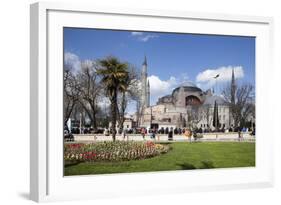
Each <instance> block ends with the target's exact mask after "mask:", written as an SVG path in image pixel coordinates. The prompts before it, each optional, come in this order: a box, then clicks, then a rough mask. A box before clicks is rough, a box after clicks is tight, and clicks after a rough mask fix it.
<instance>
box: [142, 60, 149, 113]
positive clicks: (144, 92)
mask: <svg viewBox="0 0 281 205" xmlns="http://www.w3.org/2000/svg"><path fill="white" fill-rule="evenodd" d="M147 106H148V104H147V61H146V56H145V57H144V62H143V64H142V70H141V109H144V108H146V107H147Z"/></svg>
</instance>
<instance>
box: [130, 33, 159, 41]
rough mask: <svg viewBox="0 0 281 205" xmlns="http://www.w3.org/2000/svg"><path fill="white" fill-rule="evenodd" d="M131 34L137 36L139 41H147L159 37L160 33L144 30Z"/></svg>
mask: <svg viewBox="0 0 281 205" xmlns="http://www.w3.org/2000/svg"><path fill="white" fill-rule="evenodd" d="M131 35H132V36H134V37H136V39H137V40H138V41H142V42H147V41H148V40H150V39H153V38H157V37H158V35H155V34H146V33H144V32H131Z"/></svg>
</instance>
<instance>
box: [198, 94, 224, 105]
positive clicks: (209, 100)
mask: <svg viewBox="0 0 281 205" xmlns="http://www.w3.org/2000/svg"><path fill="white" fill-rule="evenodd" d="M215 101H216V102H217V104H218V105H225V104H227V101H226V100H225V99H224V98H223V97H222V96H220V95H212V96H208V97H206V100H205V101H204V103H203V104H204V105H214V104H215Z"/></svg>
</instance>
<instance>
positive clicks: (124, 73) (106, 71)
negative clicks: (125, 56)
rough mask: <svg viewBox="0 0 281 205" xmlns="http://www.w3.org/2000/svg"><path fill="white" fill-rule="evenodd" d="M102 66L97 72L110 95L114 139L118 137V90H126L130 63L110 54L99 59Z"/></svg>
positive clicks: (107, 93)
mask: <svg viewBox="0 0 281 205" xmlns="http://www.w3.org/2000/svg"><path fill="white" fill-rule="evenodd" d="M99 64H100V66H101V68H99V69H98V70H97V73H98V74H99V75H100V76H101V77H102V79H101V83H103V85H104V86H105V90H106V95H107V96H108V97H109V100H110V104H111V115H112V139H113V141H115V139H116V120H117V109H118V107H117V106H118V104H117V98H118V90H121V89H123V90H125V89H126V85H125V84H124V82H125V81H126V79H127V78H128V75H129V74H128V64H127V63H122V62H120V61H119V59H117V58H116V57H113V56H109V57H107V58H105V59H101V60H99Z"/></svg>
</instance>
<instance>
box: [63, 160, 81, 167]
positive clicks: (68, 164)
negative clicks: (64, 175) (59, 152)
mask: <svg viewBox="0 0 281 205" xmlns="http://www.w3.org/2000/svg"><path fill="white" fill-rule="evenodd" d="M80 163H81V162H79V161H77V162H65V164H64V167H65V168H66V167H72V166H75V165H78V164H80Z"/></svg>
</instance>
